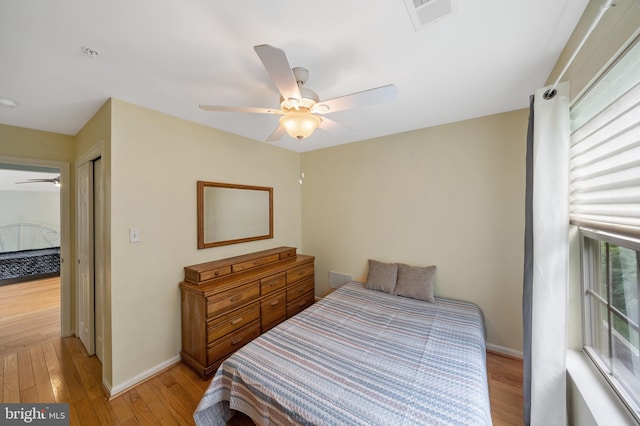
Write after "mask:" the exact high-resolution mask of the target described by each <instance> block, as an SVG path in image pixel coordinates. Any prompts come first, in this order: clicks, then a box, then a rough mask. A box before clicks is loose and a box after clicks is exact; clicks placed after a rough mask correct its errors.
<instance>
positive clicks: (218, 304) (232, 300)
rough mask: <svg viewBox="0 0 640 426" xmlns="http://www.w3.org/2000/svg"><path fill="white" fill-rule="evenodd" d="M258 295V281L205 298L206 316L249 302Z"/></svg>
mask: <svg viewBox="0 0 640 426" xmlns="http://www.w3.org/2000/svg"><path fill="white" fill-rule="evenodd" d="M259 296H260V282H259V281H252V282H250V283H247V284H244V285H241V286H238V287H236V288H233V289H231V290H227V291H225V292H222V293H220V294H216V295H215V296H211V297H208V298H207V316H209V317H211V316H214V315H216V314H221V313H224V311H225V310H227V309H230V308H232V307H234V306H239V305H241V304H243V303H247V302H251V301H252V300H254V299H257V298H258V297H259Z"/></svg>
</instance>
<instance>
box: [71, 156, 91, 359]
mask: <svg viewBox="0 0 640 426" xmlns="http://www.w3.org/2000/svg"><path fill="white" fill-rule="evenodd" d="M77 176H78V177H77V183H76V188H77V195H78V197H77V204H76V205H77V216H76V225H77V226H76V238H77V240H76V250H77V253H78V265H77V286H78V288H77V299H76V300H77V304H78V337H79V338H80V341H81V342H82V344H83V345H84V347H85V348H86V349H87V352H88V353H89V355H93V354H95V324H94V285H93V179H92V176H93V163H92V162H91V161H87V162H86V163H84V164H82V165H81V166H80V167H78V173H77Z"/></svg>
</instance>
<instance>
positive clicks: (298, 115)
mask: <svg viewBox="0 0 640 426" xmlns="http://www.w3.org/2000/svg"><path fill="white" fill-rule="evenodd" d="M320 123H322V118H321V117H319V116H317V115H315V114H311V113H310V112H302V111H289V112H287V113H286V114H284V115H283V116H282V117H280V125H281V126H282V127H283V128H284V130H285V131H286V132H287V134H288V135H289V136H291V137H292V138H295V139H298V140H299V141H301V140H302V139H304V138H308V137H309V136H311V135H312V134H313V132H315V131H316V129H317V128H318V126H319V125H320Z"/></svg>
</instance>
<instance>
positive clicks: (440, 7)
mask: <svg viewBox="0 0 640 426" xmlns="http://www.w3.org/2000/svg"><path fill="white" fill-rule="evenodd" d="M404 3H405V5H406V6H407V11H409V16H410V17H411V22H413V27H414V28H415V29H416V31H418V30H419V29H420V28H423V27H424V26H425V25H427V24H428V23H431V22H435V21H438V20H439V19H442V18H444V17H445V16H448V15H451V14H453V13H455V12H457V11H458V1H457V0H404Z"/></svg>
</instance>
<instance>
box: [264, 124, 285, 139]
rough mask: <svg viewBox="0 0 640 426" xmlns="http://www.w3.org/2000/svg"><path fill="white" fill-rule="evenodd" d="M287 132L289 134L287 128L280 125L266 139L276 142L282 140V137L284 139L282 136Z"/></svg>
mask: <svg viewBox="0 0 640 426" xmlns="http://www.w3.org/2000/svg"><path fill="white" fill-rule="evenodd" d="M286 134H287V131H286V130H284V127H282V126H278V128H277V129H275V130H274V131H273V133H271V135H269V137H268V138H267V140H266V141H267V142H276V141H279V140H280V139H282V137H283V136H284V135H286Z"/></svg>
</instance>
